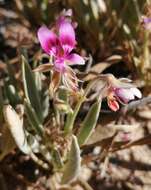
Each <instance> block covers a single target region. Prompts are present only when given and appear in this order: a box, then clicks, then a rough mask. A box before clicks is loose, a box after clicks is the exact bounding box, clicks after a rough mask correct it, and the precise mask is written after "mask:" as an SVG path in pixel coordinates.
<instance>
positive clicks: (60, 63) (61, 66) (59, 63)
mask: <svg viewBox="0 0 151 190" xmlns="http://www.w3.org/2000/svg"><path fill="white" fill-rule="evenodd" d="M54 66H55V70H56V71H58V72H60V73H63V72H64V71H65V66H66V65H65V63H64V59H57V60H56V61H55V63H54Z"/></svg>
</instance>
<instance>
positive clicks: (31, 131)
mask: <svg viewBox="0 0 151 190" xmlns="http://www.w3.org/2000/svg"><path fill="white" fill-rule="evenodd" d="M71 16H72V11H71V10H68V11H64V12H63V13H62V15H61V16H60V17H59V18H58V19H57V21H56V24H55V25H54V26H53V27H52V28H51V30H49V29H48V28H47V27H46V26H42V27H40V29H39V30H38V39H39V42H40V44H41V47H42V49H43V50H44V51H45V53H46V54H47V55H45V54H42V55H41V58H40V60H39V62H38V64H39V65H38V66H36V67H35V68H33V70H32V69H31V66H30V64H29V59H28V58H27V57H26V55H25V54H24V55H22V56H21V64H22V83H23V85H20V88H19V85H17V84H18V81H16V79H15V78H14V76H13V72H12V70H11V69H9V73H8V78H7V80H6V81H4V85H3V90H2V91H3V92H4V93H3V94H2V97H1V96H0V98H1V99H0V104H1V107H3V116H4V120H5V126H4V127H5V128H6V127H7V129H9V130H7V133H8V134H9V133H10V134H9V135H8V137H7V138H8V142H10V144H4V148H3V149H4V150H5V151H4V153H3V154H2V155H1V159H3V157H4V156H5V155H7V154H8V153H9V152H10V151H11V150H12V149H14V147H15V146H17V147H18V148H19V149H20V151H22V152H23V153H24V154H27V155H29V156H30V157H31V158H32V159H33V160H34V161H35V162H36V163H37V164H38V165H40V166H41V167H42V168H44V169H46V170H51V169H52V168H53V174H54V175H55V174H56V173H58V174H59V183H62V184H67V183H71V182H72V181H73V180H75V179H77V178H78V175H79V172H80V169H81V165H82V160H83V157H82V156H81V155H82V151H83V147H84V146H85V145H86V142H87V141H88V139H89V137H90V136H91V134H92V133H93V131H94V130H95V127H96V125H97V121H98V118H99V116H100V110H101V105H102V101H103V99H107V104H108V106H109V107H110V108H111V110H113V111H118V110H119V109H120V105H119V103H120V104H122V105H126V104H128V103H129V101H131V100H134V99H135V97H137V98H141V97H142V95H141V92H140V91H139V89H138V88H136V86H135V85H134V84H132V81H131V80H129V79H127V78H120V79H117V78H116V77H114V76H113V75H112V74H95V75H94V76H93V77H92V79H91V80H90V81H88V82H85V83H84V82H83V81H82V80H81V78H80V79H79V78H78V73H76V72H75V71H74V70H73V69H72V66H73V65H84V64H86V58H83V57H82V56H80V55H79V54H77V53H73V51H75V49H76V45H77V41H76V40H77V39H76V35H75V30H76V25H75V23H73V22H72V20H71ZM44 56H45V57H46V58H47V60H48V63H42V59H43V57H44ZM35 65H37V64H35ZM81 67H82V66H81ZM8 68H10V64H9V63H8ZM43 72H47V73H48V75H44V74H43ZM49 76H50V78H49ZM47 80H49V82H48V83H47ZM22 86H23V88H22ZM96 86H99V88H96ZM90 95H91V96H92V95H94V96H93V97H94V98H93V103H92V105H91V106H90V108H89V110H88V111H87V113H86V114H85V117H84V119H83V121H82V122H80V123H79V124H77V122H76V119H77V115H78V114H79V113H80V112H81V110H82V105H83V104H84V103H85V102H88V100H89V98H90ZM5 104H7V105H5ZM2 120H3V118H2ZM2 135H3V136H4V133H3V134H2ZM112 140H113V139H112ZM8 145H9V146H8Z"/></svg>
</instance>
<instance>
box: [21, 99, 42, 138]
mask: <svg viewBox="0 0 151 190" xmlns="http://www.w3.org/2000/svg"><path fill="white" fill-rule="evenodd" d="M24 106H25V112H26V114H27V117H28V120H29V122H30V124H31V126H32V127H33V129H34V130H35V131H36V132H37V133H38V134H39V135H42V133H43V126H42V124H41V122H40V121H39V120H38V118H37V115H36V113H35V110H34V109H33V108H32V106H31V104H30V103H28V101H26V100H25V101H24Z"/></svg>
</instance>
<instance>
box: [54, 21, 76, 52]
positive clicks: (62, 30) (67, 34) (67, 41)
mask: <svg viewBox="0 0 151 190" xmlns="http://www.w3.org/2000/svg"><path fill="white" fill-rule="evenodd" d="M58 27H59V39H60V42H61V45H62V47H63V49H64V51H65V53H66V54H69V53H70V52H71V51H72V49H73V48H74V47H75V44H76V40H75V32H74V28H73V26H72V24H71V23H70V21H68V20H66V19H62V20H61V21H60V23H59V26H58Z"/></svg>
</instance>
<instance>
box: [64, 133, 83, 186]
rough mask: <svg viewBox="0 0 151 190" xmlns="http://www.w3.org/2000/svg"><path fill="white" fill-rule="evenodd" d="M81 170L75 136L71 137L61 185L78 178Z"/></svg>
mask: <svg viewBox="0 0 151 190" xmlns="http://www.w3.org/2000/svg"><path fill="white" fill-rule="evenodd" d="M80 169H81V157H80V148H79V145H78V141H77V138H76V136H74V135H73V136H72V145H71V150H70V152H69V155H68V161H67V163H66V165H65V167H64V170H63V177H62V181H61V183H62V184H66V183H70V182H72V181H73V180H75V179H76V177H78V174H79V172H80Z"/></svg>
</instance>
